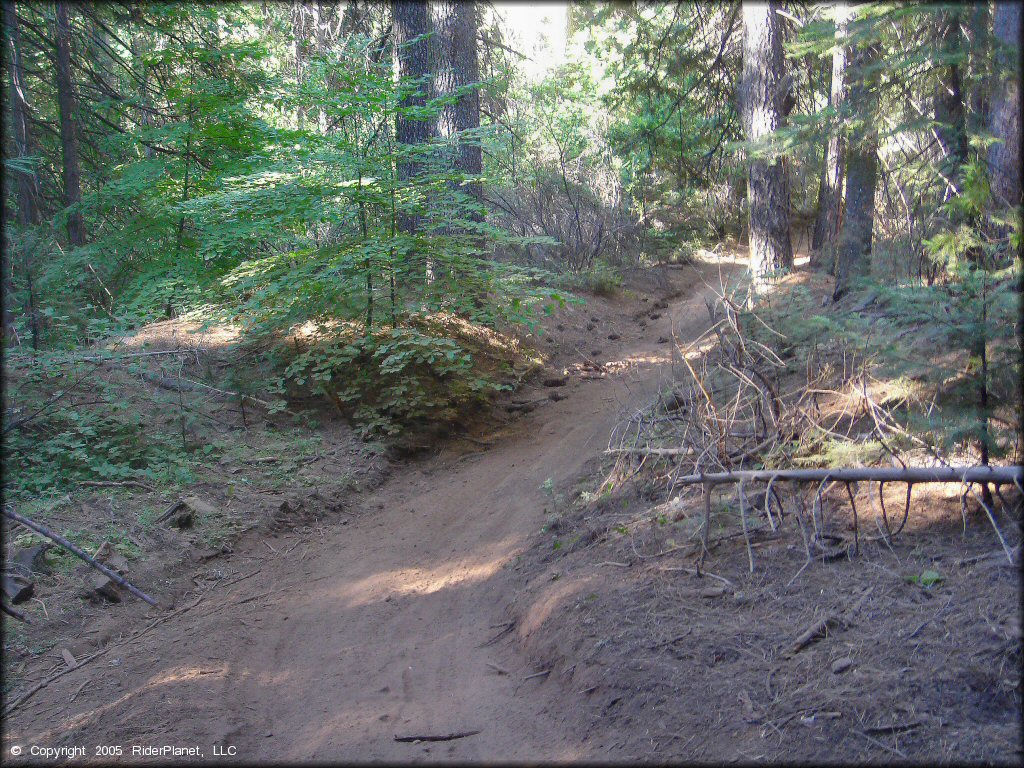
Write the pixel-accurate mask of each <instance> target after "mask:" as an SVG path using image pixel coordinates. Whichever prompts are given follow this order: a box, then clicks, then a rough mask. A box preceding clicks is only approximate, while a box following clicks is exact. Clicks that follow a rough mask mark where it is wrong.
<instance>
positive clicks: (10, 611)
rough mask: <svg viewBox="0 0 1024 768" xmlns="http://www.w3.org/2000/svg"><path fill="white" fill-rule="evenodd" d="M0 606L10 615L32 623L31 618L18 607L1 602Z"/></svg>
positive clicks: (26, 622)
mask: <svg viewBox="0 0 1024 768" xmlns="http://www.w3.org/2000/svg"><path fill="white" fill-rule="evenodd" d="M0 608H2V609H3V612H4V613H6V614H7V615H8V616H10V617H12V618H15V619H17V620H18V621H22V622H24V623H25V624H31V623H32V622H31V620H29V618H28V616H26V615H25V614H24V613H22V612H21V611H19V610H17V609H16V608H12V607H11V606H9V605H8V604H7V603H4V602H0Z"/></svg>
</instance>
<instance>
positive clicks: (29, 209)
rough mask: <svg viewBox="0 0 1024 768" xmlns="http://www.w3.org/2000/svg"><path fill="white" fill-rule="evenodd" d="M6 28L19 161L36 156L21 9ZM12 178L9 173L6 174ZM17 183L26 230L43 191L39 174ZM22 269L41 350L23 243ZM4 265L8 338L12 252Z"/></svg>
mask: <svg viewBox="0 0 1024 768" xmlns="http://www.w3.org/2000/svg"><path fill="white" fill-rule="evenodd" d="M4 27H5V29H6V32H7V47H8V56H9V58H8V75H9V77H10V85H11V96H10V102H9V103H10V111H11V127H12V129H13V130H12V133H13V136H12V138H13V139H14V151H15V156H16V157H18V158H19V159H23V158H26V157H29V156H30V155H31V154H32V149H33V147H32V134H31V132H30V123H29V120H28V113H29V106H28V91H27V90H26V88H25V66H24V63H23V62H22V59H21V38H20V35H19V30H18V12H17V6H15V4H14V3H13V2H6V3H4ZM4 175H5V176H8V177H9V172H8V171H6V170H5V171H4ZM14 176H15V178H16V180H17V182H16V188H17V197H16V200H17V206H18V211H17V221H18V224H19V225H20V226H21V228H22V230H24V229H27V228H28V227H30V226H33V225H36V224H38V223H39V205H38V194H39V190H38V188H37V185H36V174H35V171H32V172H27V171H26V170H25V169H20V170H18V171H16V172H15V174H14ZM20 250H21V269H22V272H23V273H24V277H25V282H26V288H27V290H28V296H27V301H26V304H27V306H26V307H25V313H26V314H27V315H28V319H29V328H30V329H31V331H32V346H33V348H34V349H39V332H40V329H39V317H38V314H37V312H36V307H35V295H34V291H33V286H32V263H31V260H30V258H29V249H28V246H27V244H26V243H24V242H23V243H21V248H20ZM3 251H4V263H3V278H2V281H3V282H2V285H3V324H4V335H5V336H6V335H7V334H8V333H11V332H12V331H13V325H12V324H11V308H12V301H11V300H12V298H13V296H12V294H13V288H14V285H13V279H14V265H13V263H11V262H10V261H9V258H8V257H7V254H8V252H9V251H8V249H7V248H4V249H3Z"/></svg>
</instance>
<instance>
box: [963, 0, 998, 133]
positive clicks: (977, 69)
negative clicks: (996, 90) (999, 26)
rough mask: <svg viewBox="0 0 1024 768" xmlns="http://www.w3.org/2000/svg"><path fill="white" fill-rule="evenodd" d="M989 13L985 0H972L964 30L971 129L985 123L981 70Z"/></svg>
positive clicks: (986, 47)
mask: <svg viewBox="0 0 1024 768" xmlns="http://www.w3.org/2000/svg"><path fill="white" fill-rule="evenodd" d="M991 17H992V15H991V14H990V13H989V7H988V3H975V4H974V7H973V8H972V9H971V15H970V18H969V20H968V23H967V25H966V26H965V30H966V32H967V82H968V83H969V87H968V89H967V90H968V104H969V105H970V110H969V115H968V120H969V126H970V130H971V132H972V133H973V132H977V131H980V130H981V129H982V128H984V127H986V126H987V125H988V92H987V91H988V88H987V85H988V84H987V83H986V82H985V76H984V73H985V71H986V69H987V68H988V62H989V55H990V54H989V51H990V48H991V46H990V45H989V36H990V34H991V33H990V31H989V26H990V22H991Z"/></svg>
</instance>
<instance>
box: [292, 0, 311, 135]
mask: <svg viewBox="0 0 1024 768" xmlns="http://www.w3.org/2000/svg"><path fill="white" fill-rule="evenodd" d="M291 25H292V41H293V42H292V44H293V54H294V56H295V82H296V84H297V85H298V86H299V87H300V88H301V87H302V84H303V83H304V82H305V81H306V67H307V63H308V59H309V29H308V23H307V13H306V4H305V3H304V2H302V0H293V2H292V9H291ZM306 110H307V107H306V106H305V104H299V106H298V108H297V109H296V112H297V114H296V116H295V117H296V122H297V123H298V127H299V130H300V131H302V130H305V128H306Z"/></svg>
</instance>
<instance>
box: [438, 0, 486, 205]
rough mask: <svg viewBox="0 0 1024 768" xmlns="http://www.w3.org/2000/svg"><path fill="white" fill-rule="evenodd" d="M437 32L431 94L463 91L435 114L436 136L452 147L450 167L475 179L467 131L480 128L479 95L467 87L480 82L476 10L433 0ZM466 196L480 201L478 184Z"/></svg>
mask: <svg viewBox="0 0 1024 768" xmlns="http://www.w3.org/2000/svg"><path fill="white" fill-rule="evenodd" d="M432 5H433V9H434V26H435V29H436V30H437V46H436V49H437V52H438V56H437V62H436V65H435V67H434V93H435V95H436V96H448V95H451V94H454V93H457V92H458V91H460V90H466V89H468V90H466V92H465V93H463V94H462V95H461V96H459V98H458V99H457V100H456V101H455V102H454V103H453V104H449V105H446V106H445V107H444V108H442V110H441V113H440V115H438V121H437V123H438V133H439V134H440V135H441V137H443V138H444V139H447V140H448V141H450V142H451V143H452V144H453V145H454V150H455V152H454V165H455V168H456V170H458V171H459V172H460V173H461V174H464V175H465V176H469V177H478V176H479V175H480V173H481V170H482V156H481V151H480V143H479V141H477V140H476V139H475V138H473V137H469V138H467V137H466V136H465V133H466V132H467V131H475V130H476V129H478V128H479V127H480V92H479V90H477V89H476V88H471V86H473V85H475V84H476V83H478V82H479V81H480V62H479V58H478V52H477V43H476V39H477V9H476V3H475V2H472V1H470V2H459V0H436V1H435V2H434V3H433V4H432ZM469 191H470V194H471V195H472V196H473V198H474V199H475V200H480V199H481V197H482V192H481V189H480V185H479V184H478V183H473V184H470V185H469Z"/></svg>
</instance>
